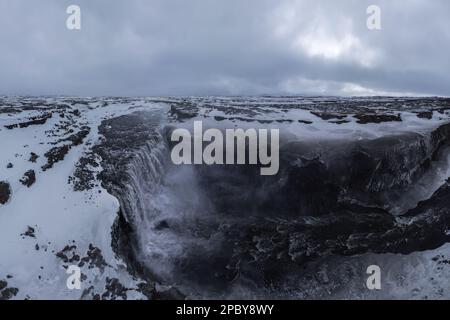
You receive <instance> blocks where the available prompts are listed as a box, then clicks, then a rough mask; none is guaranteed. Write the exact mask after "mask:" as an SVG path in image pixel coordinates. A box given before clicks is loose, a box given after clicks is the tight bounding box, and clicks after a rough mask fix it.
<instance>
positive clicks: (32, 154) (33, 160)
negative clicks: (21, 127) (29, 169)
mask: <svg viewBox="0 0 450 320" xmlns="http://www.w3.org/2000/svg"><path fill="white" fill-rule="evenodd" d="M38 158H39V156H38V155H37V154H36V153H34V152H31V154H30V159H29V160H28V161H30V162H32V163H36V160H37V159H38Z"/></svg>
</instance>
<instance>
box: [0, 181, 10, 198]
mask: <svg viewBox="0 0 450 320" xmlns="http://www.w3.org/2000/svg"><path fill="white" fill-rule="evenodd" d="M10 197H11V188H10V186H9V183H8V182H6V181H0V204H6V203H7V202H8V201H9V198H10Z"/></svg>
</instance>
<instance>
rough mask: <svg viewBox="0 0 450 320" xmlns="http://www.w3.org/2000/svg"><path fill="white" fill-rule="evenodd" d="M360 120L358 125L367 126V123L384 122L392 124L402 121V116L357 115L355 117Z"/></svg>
mask: <svg viewBox="0 0 450 320" xmlns="http://www.w3.org/2000/svg"><path fill="white" fill-rule="evenodd" d="M354 117H355V118H356V119H358V121H357V122H358V123H360V124H367V123H382V122H391V121H402V118H401V116H400V115H399V114H398V115H393V114H357V115H355V116H354Z"/></svg>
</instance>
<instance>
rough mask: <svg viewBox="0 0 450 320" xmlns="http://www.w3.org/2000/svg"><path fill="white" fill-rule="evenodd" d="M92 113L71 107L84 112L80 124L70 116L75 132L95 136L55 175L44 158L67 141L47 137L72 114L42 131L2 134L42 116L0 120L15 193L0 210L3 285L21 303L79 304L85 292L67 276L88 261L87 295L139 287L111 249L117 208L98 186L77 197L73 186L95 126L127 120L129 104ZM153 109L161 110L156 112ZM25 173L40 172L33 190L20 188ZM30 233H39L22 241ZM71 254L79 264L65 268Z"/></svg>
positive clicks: (1, 170)
mask: <svg viewBox="0 0 450 320" xmlns="http://www.w3.org/2000/svg"><path fill="white" fill-rule="evenodd" d="M136 103H138V104H139V107H138V108H136V109H133V111H136V110H138V109H139V108H146V107H149V106H148V104H145V103H144V102H141V101H137V102H136ZM96 104H97V103H96ZM95 106H96V105H91V104H88V105H74V106H73V109H77V110H79V111H80V116H79V117H75V116H73V121H74V122H73V124H70V128H73V129H75V130H76V129H77V127H80V126H82V125H87V126H89V127H90V128H91V131H90V133H89V135H88V136H87V137H86V138H85V139H84V141H83V143H82V144H81V145H78V146H74V147H72V148H71V149H70V151H69V153H68V154H67V155H66V156H65V158H64V160H63V161H59V162H57V163H55V165H54V166H53V168H51V169H48V170H46V171H43V169H42V166H44V165H45V164H46V163H47V159H46V157H45V156H44V154H45V153H46V152H47V151H49V149H51V148H53V147H55V146H59V145H63V144H64V142H60V143H57V144H56V145H52V144H51V143H53V142H55V141H58V140H59V139H61V138H64V137H66V136H67V135H68V134H65V132H64V130H61V131H59V132H58V133H57V134H58V135H57V136H55V137H52V136H51V134H50V133H49V130H52V129H55V126H56V125H58V124H60V123H61V121H66V120H67V117H68V115H69V112H66V113H67V114H66V115H65V118H61V117H60V116H59V114H58V113H57V112H56V111H53V117H52V118H51V119H49V120H48V121H47V122H46V123H45V124H44V125H30V126H29V127H26V128H17V129H11V130H8V129H6V128H5V127H4V126H5V125H9V124H13V123H18V122H21V121H22V120H25V119H27V118H29V117H32V116H35V115H37V114H39V112H35V111H30V112H22V113H20V114H18V115H17V116H12V117H11V116H9V115H8V114H1V115H0V127H1V129H0V141H1V143H0V148H1V153H0V163H1V166H0V177H1V180H4V181H7V182H8V183H9V184H10V187H11V198H10V200H9V201H8V202H7V203H6V204H5V205H2V206H0V239H1V241H0V280H3V279H6V280H7V283H8V287H12V288H18V289H19V291H18V293H17V295H16V298H17V299H25V298H30V299H79V298H81V297H82V295H83V293H85V292H84V290H69V289H68V288H67V285H66V281H67V279H68V277H69V274H67V273H66V268H67V266H69V265H78V263H80V261H81V260H82V258H83V257H88V258H89V259H85V260H86V261H87V262H86V263H85V264H84V266H83V267H82V268H81V270H82V273H83V274H84V275H86V279H84V280H83V285H82V289H88V288H90V287H91V286H92V287H93V289H91V291H90V292H95V293H96V294H100V295H101V294H102V293H104V292H105V291H107V290H105V281H106V279H107V278H110V279H119V281H120V282H121V283H123V284H126V286H127V287H128V288H133V287H136V285H137V281H136V280H134V279H133V278H132V277H131V276H130V275H129V273H128V272H127V271H126V266H125V265H124V264H123V262H121V261H119V260H117V259H116V257H115V254H114V253H113V251H112V249H111V226H112V224H113V222H114V220H115V218H116V217H117V211H118V210H119V204H118V201H117V200H116V199H115V198H114V197H113V196H111V195H109V194H108V193H107V192H106V191H105V190H103V189H102V188H101V187H100V186H99V185H97V186H96V187H95V188H94V189H92V190H90V191H89V192H75V191H74V190H73V186H72V185H71V184H69V183H68V181H69V177H70V176H71V175H72V174H73V172H74V170H75V165H76V164H77V162H78V160H79V159H80V158H81V157H82V155H83V154H85V153H86V152H88V151H89V149H90V147H91V146H92V144H93V143H96V142H97V141H98V138H99V137H98V126H99V124H100V122H101V121H102V119H105V118H110V117H113V116H119V115H121V114H126V113H129V112H130V105H129V104H120V103H118V104H117V103H112V104H111V105H108V106H105V107H98V108H97V107H95ZM90 107H95V108H92V109H91V108H90ZM150 107H151V108H158V107H159V106H158V105H157V104H151V106H150ZM68 111H70V110H68ZM59 134H61V136H59ZM64 134H65V135H64ZM31 152H33V153H35V154H36V155H38V156H39V158H37V160H36V161H35V162H34V163H33V162H31V161H29V159H30V154H31ZM9 163H11V164H13V167H12V168H7V164H9ZM28 170H34V171H35V172H36V182H35V183H34V184H33V185H32V186H30V187H27V186H25V185H23V184H22V183H21V182H20V180H21V179H22V176H23V174H24V173H25V172H26V171H28ZM98 170H101V168H98ZM29 228H32V229H30V230H34V232H31V233H29V234H28V235H24V234H25V233H26V232H27V230H29ZM90 245H91V248H92V246H93V247H95V248H98V249H100V250H101V256H103V258H104V261H105V262H106V265H102V263H97V265H100V267H99V266H97V265H96V263H95V262H94V263H93V264H91V260H93V259H92V258H90V257H89V254H88V253H89V251H93V250H89V246H90ZM66 246H69V247H71V248H70V250H68V251H67V252H63V254H65V255H66V256H68V258H69V260H70V258H72V257H73V255H78V256H79V257H78V258H75V259H74V260H73V262H64V261H63V259H61V258H59V257H57V253H58V252H61V251H62V250H63V249H64V248H65V247H66ZM72 246H73V247H72ZM75 247H76V248H75ZM94 260H95V258H94ZM92 266H93V267H92ZM90 267H92V268H90ZM82 278H84V276H83V277H82ZM127 294H128V296H129V297H131V298H132V297H135V298H142V297H143V295H142V294H140V293H138V292H136V291H132V290H129V291H127ZM89 297H91V296H89Z"/></svg>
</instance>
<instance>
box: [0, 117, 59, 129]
mask: <svg viewBox="0 0 450 320" xmlns="http://www.w3.org/2000/svg"><path fill="white" fill-rule="evenodd" d="M52 116H53V115H52V113H46V114H44V115H42V116H37V117H32V118H30V120H29V121H26V122H21V123H17V124H12V125H7V126H5V128H6V129H10V130H11V129H15V128H27V127H29V126H33V125H42V124H45V123H46V122H47V120H48V119H50V118H51V117H52Z"/></svg>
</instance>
